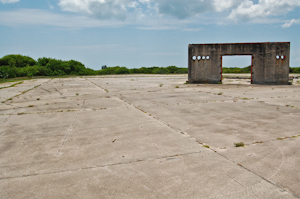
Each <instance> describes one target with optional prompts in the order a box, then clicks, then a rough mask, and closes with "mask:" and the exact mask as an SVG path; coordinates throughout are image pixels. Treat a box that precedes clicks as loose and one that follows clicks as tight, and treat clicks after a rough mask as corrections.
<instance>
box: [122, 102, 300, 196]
mask: <svg viewBox="0 0 300 199" xmlns="http://www.w3.org/2000/svg"><path fill="white" fill-rule="evenodd" d="M118 98H119V97H118ZM119 99H120V100H122V101H124V103H127V102H126V100H124V99H123V98H119ZM130 105H131V106H133V107H134V108H136V109H137V110H139V111H141V112H143V113H145V114H147V115H148V116H150V117H152V118H154V119H156V120H157V121H159V122H160V123H162V124H164V125H166V126H168V127H169V128H171V129H173V130H175V131H177V132H178V131H179V132H180V133H181V134H183V135H185V136H186V137H187V138H189V139H190V140H193V141H196V142H197V143H198V144H200V145H202V146H204V144H203V143H201V142H199V141H198V140H197V139H196V138H194V137H192V136H191V135H189V134H188V133H186V132H184V131H182V130H181V129H180V128H178V127H176V126H173V125H170V124H168V123H167V122H165V121H163V120H161V119H159V118H156V117H154V116H152V115H151V114H149V113H147V112H145V111H143V110H142V109H141V108H138V107H136V106H134V105H133V104H131V103H130ZM209 149H210V150H211V151H213V152H215V153H216V154H218V155H219V156H221V157H223V158H225V159H226V160H228V161H230V162H232V163H234V164H236V165H237V166H240V167H242V168H243V169H245V170H247V171H249V172H250V173H252V174H254V175H256V176H258V177H259V178H261V179H262V180H264V181H266V182H267V183H270V184H272V185H273V186H276V187H277V188H279V189H281V190H283V191H285V192H287V193H290V194H291V195H293V196H295V197H298V196H296V195H295V194H293V193H292V192H290V191H287V190H286V189H284V188H282V187H280V186H279V185H277V184H276V183H273V182H271V181H270V180H268V179H266V178H264V177H263V176H260V175H259V174H257V173H255V172H253V171H251V170H250V169H248V168H246V167H244V166H242V165H240V164H238V163H237V162H235V161H234V160H231V159H229V158H227V157H226V156H225V155H222V154H221V153H219V152H217V151H216V150H214V149H211V148H209Z"/></svg>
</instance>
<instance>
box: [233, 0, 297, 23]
mask: <svg viewBox="0 0 300 199" xmlns="http://www.w3.org/2000/svg"><path fill="white" fill-rule="evenodd" d="M297 6H300V1H298V0H259V1H258V3H254V2H253V1H251V0H243V1H242V2H241V4H240V5H239V6H238V7H237V8H235V9H233V10H232V12H231V13H230V15H229V19H232V20H235V21H239V20H251V19H254V18H265V17H270V16H278V15H282V14H285V13H287V12H289V11H292V10H293V9H294V8H295V7H297Z"/></svg>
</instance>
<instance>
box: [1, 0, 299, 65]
mask: <svg viewBox="0 0 300 199" xmlns="http://www.w3.org/2000/svg"><path fill="white" fill-rule="evenodd" d="M0 35H1V36H0V57H3V56H4V55H7V54H22V55H28V56H30V57H32V58H34V59H37V58H39V57H52V58H56V59H62V60H70V59H74V60H78V61H81V62H82V63H83V64H85V66H86V67H89V68H93V69H100V67H101V66H102V65H104V64H106V65H108V66H116V65H119V66H126V67H128V68H140V67H143V66H145V67H150V66H164V67H165V66H169V65H176V66H178V67H187V59H188V58H187V53H188V44H192V43H236V42H243V43H244V42H285V41H290V42H291V60H290V65H291V66H292V67H300V0H0ZM224 62H226V63H224V64H225V66H227V63H228V64H229V65H228V66H234V64H238V65H236V66H241V67H244V66H247V65H249V64H250V58H249V57H246V58H244V57H231V58H229V57H226V58H225V59H224Z"/></svg>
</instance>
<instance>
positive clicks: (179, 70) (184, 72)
mask: <svg viewBox="0 0 300 199" xmlns="http://www.w3.org/2000/svg"><path fill="white" fill-rule="evenodd" d="M187 73H188V68H179V69H178V70H176V71H175V74H187Z"/></svg>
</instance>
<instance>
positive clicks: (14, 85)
mask: <svg viewBox="0 0 300 199" xmlns="http://www.w3.org/2000/svg"><path fill="white" fill-rule="evenodd" d="M22 83H23V81H21V82H17V83H15V84H12V85H10V86H5V87H0V89H3V88H10V87H14V86H16V85H18V84H22Z"/></svg>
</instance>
